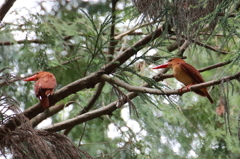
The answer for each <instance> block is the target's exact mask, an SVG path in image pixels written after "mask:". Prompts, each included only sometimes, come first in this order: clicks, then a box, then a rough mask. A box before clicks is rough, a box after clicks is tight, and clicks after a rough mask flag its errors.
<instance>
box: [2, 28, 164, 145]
mask: <svg viewBox="0 0 240 159" xmlns="http://www.w3.org/2000/svg"><path fill="white" fill-rule="evenodd" d="M164 29H165V26H162V27H160V28H158V29H157V30H156V31H154V32H153V33H151V34H149V35H147V36H145V37H144V38H143V39H141V40H140V41H138V42H137V43H135V44H134V45H133V46H132V47H131V48H129V49H127V50H126V51H124V52H123V53H122V54H121V55H119V56H118V57H117V58H115V59H114V60H112V61H111V62H110V63H108V64H107V65H106V66H104V67H103V68H102V69H100V70H99V71H97V72H94V73H92V74H90V75H88V76H86V77H84V78H81V79H79V80H77V81H74V82H72V83H70V84H68V85H66V86H65V87H63V88H61V89H59V90H58V91H56V92H55V93H54V94H53V95H52V96H49V102H50V105H54V104H55V103H56V102H58V101H60V100H62V99H64V98H66V97H68V96H69V95H71V94H74V93H76V92H78V91H80V90H82V89H85V88H92V87H94V86H95V85H96V84H97V83H99V82H100V77H101V75H102V74H110V73H111V72H112V71H114V70H115V69H116V68H117V67H119V66H120V65H122V64H123V63H124V62H126V61H127V60H128V59H129V58H130V57H132V56H133V55H135V54H136V53H137V52H138V51H139V50H141V49H142V48H144V47H145V45H147V44H148V43H149V42H151V41H153V40H155V39H156V38H158V37H159V36H160V35H162V33H163V31H164ZM43 110H44V109H43V108H42V107H41V105H40V103H38V104H35V105H33V106H32V107H30V108H28V109H26V110H25V111H24V112H23V114H24V115H25V116H26V117H28V118H29V119H32V118H33V117H35V116H37V115H38V114H39V113H41V112H43ZM19 124H20V123H19V122H18V121H17V119H16V118H13V119H12V120H11V121H10V122H8V123H6V124H5V126H4V127H3V128H2V129H0V140H1V139H2V138H3V137H4V134H6V133H7V132H8V131H6V130H7V129H9V130H11V131H12V130H14V129H15V128H16V126H19ZM69 126H72V125H69Z"/></svg>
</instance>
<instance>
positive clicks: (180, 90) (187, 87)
mask: <svg viewBox="0 0 240 159" xmlns="http://www.w3.org/2000/svg"><path fill="white" fill-rule="evenodd" d="M192 85H193V84H189V85H187V86H186V87H182V88H181V89H179V90H178V91H179V92H182V90H183V89H184V88H186V89H187V91H190V89H189V87H190V86H192Z"/></svg>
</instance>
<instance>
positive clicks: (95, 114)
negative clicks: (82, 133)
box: [43, 72, 240, 131]
mask: <svg viewBox="0 0 240 159" xmlns="http://www.w3.org/2000/svg"><path fill="white" fill-rule="evenodd" d="M105 77H106V76H105V75H104V77H103V79H107V78H108V77H106V78H105ZM239 78H240V72H239V73H237V74H235V75H233V76H227V77H223V78H221V79H219V80H213V81H209V82H205V83H201V84H196V85H192V86H190V87H188V89H190V90H191V91H193V90H197V89H200V88H204V87H209V86H213V85H217V84H220V83H225V82H228V81H230V80H233V79H239ZM109 80H110V81H111V82H112V81H116V79H114V80H113V79H112V78H110V79H109ZM128 86H129V85H128ZM145 86H147V84H145V85H144V87H135V86H131V85H130V88H128V87H127V86H124V87H126V88H128V89H129V90H134V91H138V92H143V93H151V94H156V95H174V94H178V95H179V94H183V93H186V92H188V90H187V88H183V89H182V91H181V92H179V91H178V90H164V91H163V90H162V91H161V90H157V89H150V88H146V87H145ZM127 96H128V98H129V99H133V98H134V97H136V96H137V93H134V92H130V93H128V94H127ZM118 102H119V100H117V101H115V102H113V103H111V104H109V105H107V106H105V107H102V108H100V109H96V110H93V111H91V112H88V113H85V114H82V115H79V116H77V117H75V118H72V119H69V120H66V121H63V122H60V123H57V124H53V125H51V126H48V127H45V128H43V130H45V131H60V130H63V129H65V128H66V127H68V126H72V125H76V124H81V123H83V122H85V121H89V120H92V119H94V118H97V117H99V116H102V115H107V114H111V113H112V112H113V111H114V110H116V109H117V107H116V105H117V103H118ZM122 102H123V101H122ZM124 102H125V103H126V102H127V101H124Z"/></svg>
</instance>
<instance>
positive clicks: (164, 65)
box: [153, 63, 168, 69]
mask: <svg viewBox="0 0 240 159" xmlns="http://www.w3.org/2000/svg"><path fill="white" fill-rule="evenodd" d="M159 68H168V63H165V64H162V65H158V66H156V67H153V69H159Z"/></svg>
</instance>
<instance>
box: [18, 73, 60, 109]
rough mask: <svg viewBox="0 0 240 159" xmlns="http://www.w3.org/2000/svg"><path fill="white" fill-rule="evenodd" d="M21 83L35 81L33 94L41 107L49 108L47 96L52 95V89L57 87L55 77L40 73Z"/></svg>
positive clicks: (50, 74)
mask: <svg viewBox="0 0 240 159" xmlns="http://www.w3.org/2000/svg"><path fill="white" fill-rule="evenodd" d="M23 81H36V82H35V84H34V92H35V94H36V97H37V98H38V99H39V100H40V103H41V105H42V107H43V108H45V109H47V108H48V107H49V99H48V96H49V95H52V94H53V93H54V89H55V87H56V86H57V81H56V78H55V76H54V75H53V74H52V73H50V72H45V71H40V72H37V73H36V74H35V75H33V76H31V77H29V78H26V79H24V80H23Z"/></svg>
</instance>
